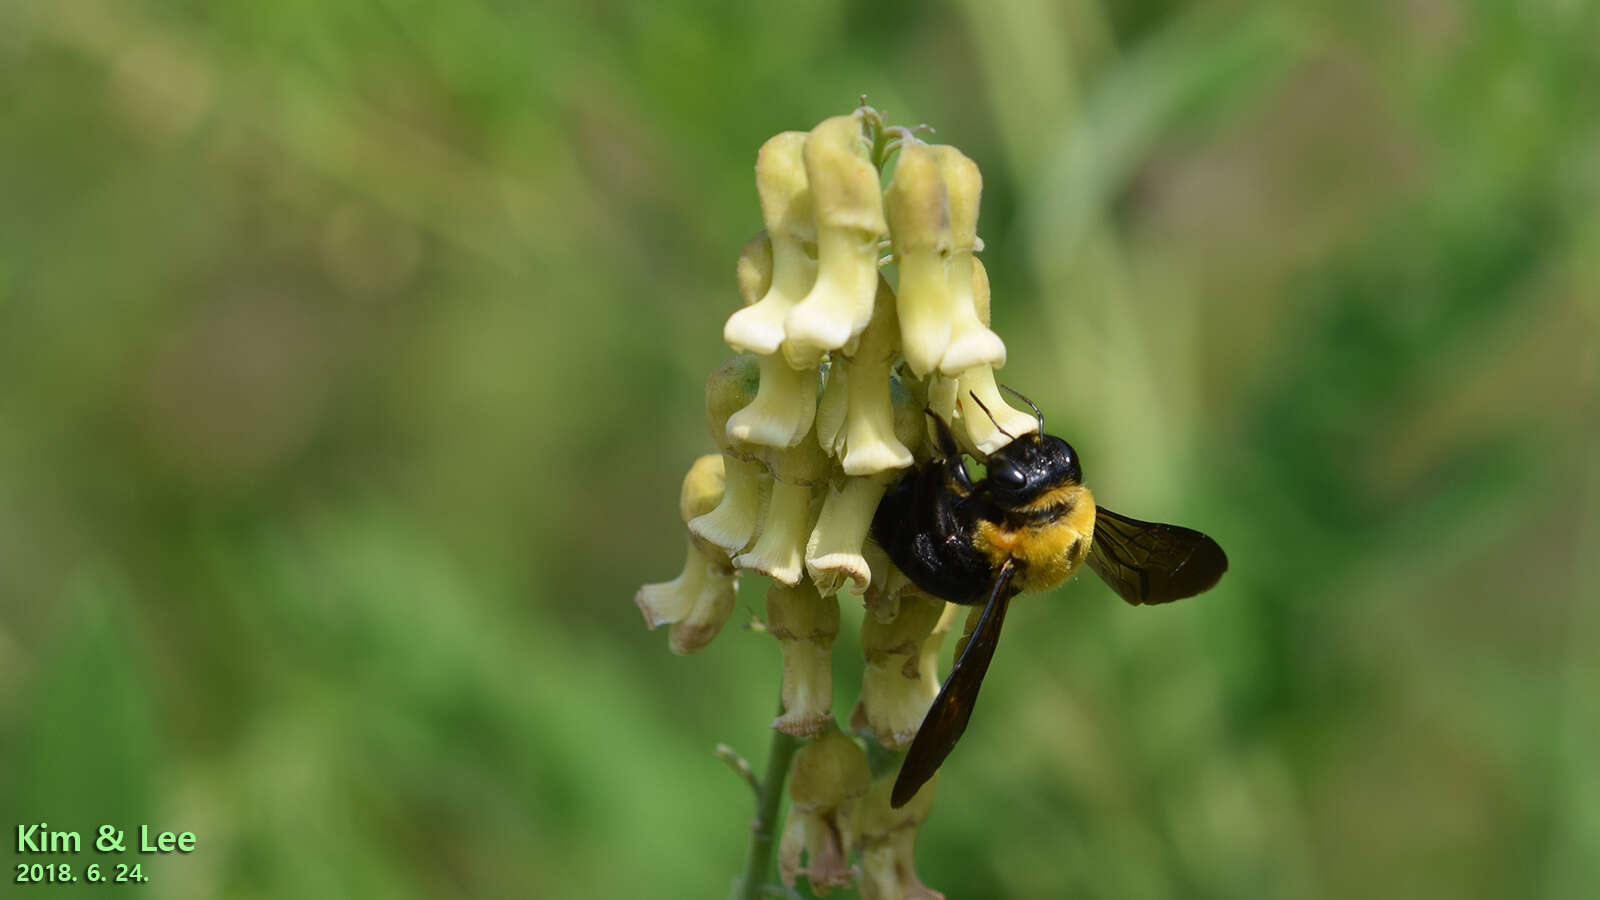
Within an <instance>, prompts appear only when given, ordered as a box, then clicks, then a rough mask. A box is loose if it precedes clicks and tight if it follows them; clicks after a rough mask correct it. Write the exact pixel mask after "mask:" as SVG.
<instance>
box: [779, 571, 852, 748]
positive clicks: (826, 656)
mask: <svg viewBox="0 0 1600 900" xmlns="http://www.w3.org/2000/svg"><path fill="white" fill-rule="evenodd" d="M767 631H768V632H770V633H771V634H772V636H773V637H775V638H777V639H778V641H779V643H780V645H781V646H782V648H783V689H782V692H781V694H782V697H783V715H781V716H779V717H778V718H776V719H774V720H773V722H772V727H773V728H776V729H778V730H779V731H781V732H783V733H784V734H792V735H795V736H797V737H804V736H806V735H812V734H816V733H817V732H819V731H821V730H822V729H823V728H826V727H828V726H829V725H830V724H832V722H833V639H834V638H836V637H838V636H839V601H838V600H837V599H836V598H835V597H833V596H832V595H831V594H830V595H829V596H826V597H824V596H822V595H821V594H818V593H817V588H816V586H815V585H813V584H812V583H811V582H809V581H803V582H801V583H799V584H797V585H794V586H792V587H791V586H789V585H786V584H783V583H781V582H773V585H772V587H771V588H769V589H768V590H767Z"/></svg>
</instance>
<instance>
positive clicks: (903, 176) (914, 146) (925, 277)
mask: <svg viewBox="0 0 1600 900" xmlns="http://www.w3.org/2000/svg"><path fill="white" fill-rule="evenodd" d="M884 211H885V212H886V213H887V214H888V219H889V229H890V231H891V233H893V235H894V259H895V265H896V266H897V267H898V268H899V270H900V292H899V298H898V311H899V318H900V343H901V348H902V349H903V350H904V351H905V355H906V365H908V366H910V367H911V373H912V374H913V375H916V376H917V377H918V378H926V377H927V376H928V373H930V372H932V371H934V370H935V369H937V368H939V362H940V360H942V359H943V358H944V354H945V350H946V349H947V348H948V347H949V346H950V327H951V292H950V252H951V245H952V235H951V231H950V195H949V192H948V191H947V190H946V189H945V185H944V175H943V174H942V173H941V172H940V171H939V162H938V160H937V159H936V158H935V157H934V154H933V151H932V150H931V149H929V147H928V145H927V144H924V143H923V142H921V141H919V140H917V139H915V138H911V137H908V138H906V139H905V140H904V142H903V143H902V144H901V147H900V162H899V163H898V164H896V166H895V170H894V180H892V181H890V182H889V190H888V191H887V193H885V194H884Z"/></svg>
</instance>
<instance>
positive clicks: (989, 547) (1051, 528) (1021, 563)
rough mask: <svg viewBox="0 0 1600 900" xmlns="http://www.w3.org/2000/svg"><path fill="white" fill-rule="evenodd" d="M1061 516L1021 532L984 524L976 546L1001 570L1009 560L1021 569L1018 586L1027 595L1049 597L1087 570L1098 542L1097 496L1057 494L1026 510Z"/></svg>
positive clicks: (1066, 490) (1068, 490)
mask: <svg viewBox="0 0 1600 900" xmlns="http://www.w3.org/2000/svg"><path fill="white" fill-rule="evenodd" d="M1049 510H1060V511H1061V514H1060V515H1059V516H1054V517H1052V518H1050V519H1048V520H1046V521H1042V522H1034V523H1029V524H1026V525H1021V526H1018V527H1015V528H1013V527H1010V526H1007V525H1005V524H1003V523H997V522H989V521H979V522H978V523H977V529H976V533H975V535H974V537H973V545H974V546H976V547H977V548H978V550H979V551H980V552H982V553H983V554H984V555H986V556H987V557H989V559H990V561H991V562H993V563H994V566H995V568H996V569H998V568H999V567H1000V565H1001V564H1003V563H1004V562H1005V561H1006V560H1008V559H1009V560H1012V561H1013V562H1014V563H1015V564H1016V565H1017V574H1016V575H1015V576H1014V577H1013V579H1012V584H1013V585H1015V586H1016V587H1017V588H1018V589H1019V590H1021V591H1023V592H1027V593H1033V592H1038V591H1048V590H1050V589H1051V588H1053V587H1055V586H1057V585H1059V584H1061V583H1062V582H1064V581H1066V580H1067V579H1068V578H1070V577H1072V573H1073V572H1076V571H1077V570H1078V567H1079V566H1081V565H1083V561H1084V560H1085V559H1087V558H1088V556H1089V542H1090V541H1091V540H1092V539H1093V537H1094V495H1092V494H1090V493H1089V489H1088V488H1086V487H1084V486H1083V485H1080V484H1074V485H1063V486H1061V487H1059V488H1056V489H1054V490H1052V491H1050V492H1049V493H1047V494H1045V495H1044V496H1042V497H1040V498H1039V499H1037V500H1035V501H1034V502H1033V503H1031V504H1029V505H1028V507H1026V508H1025V511H1028V512H1043V511H1049Z"/></svg>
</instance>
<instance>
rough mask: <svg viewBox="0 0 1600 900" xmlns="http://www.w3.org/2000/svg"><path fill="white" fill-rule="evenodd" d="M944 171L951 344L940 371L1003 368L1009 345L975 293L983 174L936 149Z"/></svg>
mask: <svg viewBox="0 0 1600 900" xmlns="http://www.w3.org/2000/svg"><path fill="white" fill-rule="evenodd" d="M931 149H932V151H933V154H934V156H935V158H937V159H938V160H939V169H940V171H941V172H943V174H944V183H945V189H946V190H947V191H948V192H949V195H950V232H951V240H952V246H951V253H950V295H951V299H950V315H951V319H950V345H949V346H948V347H947V348H945V351H944V356H943V357H942V358H941V359H940V361H939V371H941V372H943V373H944V374H946V375H951V376H955V375H960V374H961V373H962V372H965V371H966V370H967V369H970V368H972V367H973V366H976V365H982V364H988V365H991V366H994V367H996V368H999V367H1000V366H1003V365H1005V364H1006V345H1005V343H1004V342H1002V341H1001V340H1000V336H999V335H997V334H995V333H994V332H993V331H990V330H989V327H988V326H987V325H985V324H983V322H982V321H981V320H979V318H978V311H977V305H976V301H975V300H974V298H973V294H972V263H973V256H972V254H973V253H974V252H975V251H976V250H977V249H978V246H979V243H978V200H979V198H980V196H981V195H982V194H983V176H982V175H980V174H979V173H978V165H977V163H974V162H973V161H972V160H970V159H968V158H967V157H966V156H965V155H964V154H963V153H962V152H961V151H960V150H957V149H956V148H954V147H950V146H946V145H942V144H941V145H939V146H935V147H933V148H931Z"/></svg>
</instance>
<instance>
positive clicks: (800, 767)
mask: <svg viewBox="0 0 1600 900" xmlns="http://www.w3.org/2000/svg"><path fill="white" fill-rule="evenodd" d="M871 786H872V771H871V769H869V768H868V767H867V755H866V754H865V753H863V752H862V751H861V748H860V747H858V746H856V743H855V741H852V740H850V738H848V737H846V736H845V735H844V734H843V733H842V732H840V731H839V729H837V728H831V727H830V729H829V730H828V732H827V733H826V734H823V735H821V736H819V737H817V738H816V739H815V740H813V741H811V742H810V743H808V744H806V745H805V746H804V747H802V748H800V752H799V753H798V754H796V755H795V759H794V777H793V778H792V779H791V780H790V782H789V801H790V806H789V821H788V824H786V825H785V826H784V829H783V840H782V841H781V842H780V843H779V844H778V874H779V876H780V877H781V878H782V879H783V885H784V887H788V888H793V887H794V884H795V879H796V878H797V877H798V876H800V875H804V876H806V879H807V880H808V881H809V882H810V883H811V891H812V893H814V894H816V895H817V896H819V897H820V896H822V895H824V894H826V893H828V892H829V891H831V890H833V889H834V888H839V887H846V886H848V885H849V884H850V879H851V875H852V872H851V869H850V864H849V861H850V852H851V848H852V846H853V844H854V838H855V836H854V834H853V832H852V830H851V824H850V820H851V816H852V813H853V812H854V807H855V806H856V804H857V801H858V800H860V798H861V797H863V796H864V795H866V793H867V790H868V789H869V788H870V787H871ZM802 853H803V854H804V855H805V857H806V866H805V868H801V867H800V857H801V855H802Z"/></svg>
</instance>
